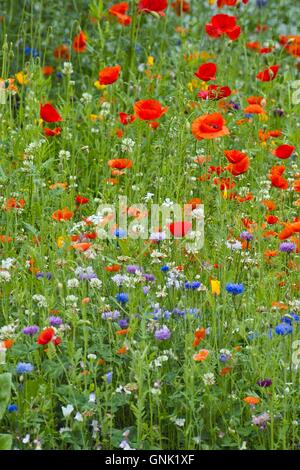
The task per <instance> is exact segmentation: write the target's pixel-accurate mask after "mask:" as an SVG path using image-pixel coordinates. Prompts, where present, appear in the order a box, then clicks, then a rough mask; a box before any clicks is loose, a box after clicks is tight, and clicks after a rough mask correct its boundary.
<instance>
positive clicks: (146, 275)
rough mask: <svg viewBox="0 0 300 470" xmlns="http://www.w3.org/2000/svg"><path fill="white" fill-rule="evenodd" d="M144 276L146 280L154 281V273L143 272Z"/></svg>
mask: <svg viewBox="0 0 300 470" xmlns="http://www.w3.org/2000/svg"><path fill="white" fill-rule="evenodd" d="M144 278H145V280H146V281H149V282H153V281H155V276H154V274H144Z"/></svg>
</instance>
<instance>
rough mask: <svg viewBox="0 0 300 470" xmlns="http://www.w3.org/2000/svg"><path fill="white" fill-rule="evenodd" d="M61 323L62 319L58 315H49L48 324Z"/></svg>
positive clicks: (56, 324) (55, 324)
mask: <svg viewBox="0 0 300 470" xmlns="http://www.w3.org/2000/svg"><path fill="white" fill-rule="evenodd" d="M62 323H63V321H62V319H61V318H60V317H56V316H55V315H52V316H51V317H49V325H50V326H60V325H61V324H62Z"/></svg>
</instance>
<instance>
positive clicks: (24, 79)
mask: <svg viewBox="0 0 300 470" xmlns="http://www.w3.org/2000/svg"><path fill="white" fill-rule="evenodd" d="M15 77H16V79H17V81H18V83H19V84H20V85H27V83H29V79H28V75H27V74H26V73H24V72H18V73H16V75H15Z"/></svg>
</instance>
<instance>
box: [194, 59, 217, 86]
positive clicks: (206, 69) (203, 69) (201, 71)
mask: <svg viewBox="0 0 300 470" xmlns="http://www.w3.org/2000/svg"><path fill="white" fill-rule="evenodd" d="M216 73H217V66H216V64H214V63H213V62H207V64H202V65H200V67H199V68H198V70H197V72H196V73H195V74H194V75H195V76H196V77H197V78H200V80H203V81H204V82H209V80H215V79H216Z"/></svg>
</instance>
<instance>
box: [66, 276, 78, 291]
mask: <svg viewBox="0 0 300 470" xmlns="http://www.w3.org/2000/svg"><path fill="white" fill-rule="evenodd" d="M78 286H79V281H78V279H76V278H74V279H69V280H68V281H67V287H68V289H76V288H77V287H78Z"/></svg>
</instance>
